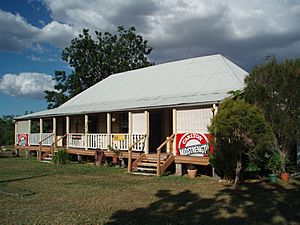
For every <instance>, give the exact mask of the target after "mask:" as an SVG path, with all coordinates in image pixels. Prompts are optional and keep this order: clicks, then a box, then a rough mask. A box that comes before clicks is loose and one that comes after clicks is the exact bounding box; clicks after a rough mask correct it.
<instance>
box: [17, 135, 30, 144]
mask: <svg viewBox="0 0 300 225" xmlns="http://www.w3.org/2000/svg"><path fill="white" fill-rule="evenodd" d="M18 145H21V146H28V134H18Z"/></svg>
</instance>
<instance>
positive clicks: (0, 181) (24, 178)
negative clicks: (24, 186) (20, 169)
mask: <svg viewBox="0 0 300 225" xmlns="http://www.w3.org/2000/svg"><path fill="white" fill-rule="evenodd" d="M50 175H51V174H41V175H32V176H28V177H21V178H16V179H9V180H0V184H1V183H9V182H13V181H20V180H29V179H34V178H37V177H46V176H50Z"/></svg>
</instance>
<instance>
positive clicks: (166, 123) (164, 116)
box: [149, 109, 173, 153]
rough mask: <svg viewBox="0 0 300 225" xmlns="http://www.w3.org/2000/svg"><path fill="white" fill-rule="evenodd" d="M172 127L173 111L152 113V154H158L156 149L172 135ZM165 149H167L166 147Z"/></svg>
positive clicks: (166, 110) (150, 138) (150, 144)
mask: <svg viewBox="0 0 300 225" xmlns="http://www.w3.org/2000/svg"><path fill="white" fill-rule="evenodd" d="M172 127H173V126H172V111H171V110H169V109H165V110H161V111H153V112H150V137H149V147H150V148H149V152H150V153H151V152H152V153H156V149H157V148H158V147H159V146H160V145H161V144H162V143H163V142H164V141H165V140H166V137H167V136H169V135H171V134H172ZM163 149H165V146H164V148H163ZM163 151H164V150H163Z"/></svg>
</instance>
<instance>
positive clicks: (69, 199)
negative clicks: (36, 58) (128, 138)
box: [0, 152, 300, 225]
mask: <svg viewBox="0 0 300 225" xmlns="http://www.w3.org/2000/svg"><path fill="white" fill-rule="evenodd" d="M7 154H8V153H5V154H4V153H1V152H0V224H156V225H159V224H299V222H300V215H299V211H300V201H299V199H300V195H299V193H300V192H299V184H300V182H299V181H298V180H294V181H291V182H290V184H288V185H284V184H281V183H279V184H276V185H271V184H269V183H268V182H267V181H256V182H248V183H244V184H242V185H241V186H240V188H239V189H238V190H233V189H232V188H231V187H230V186H228V185H224V184H222V183H219V182H217V181H214V180H212V179H211V178H210V177H205V176H202V177H199V178H196V179H194V180H191V179H188V178H187V177H185V176H184V177H176V176H165V177H159V178H158V177H142V176H133V175H130V174H126V173H125V172H126V169H122V168H114V167H94V166H92V165H89V164H67V165H51V164H43V163H39V162H37V161H36V159H34V158H30V159H25V158H12V157H5V156H6V155H7Z"/></svg>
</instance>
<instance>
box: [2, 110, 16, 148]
mask: <svg viewBox="0 0 300 225" xmlns="http://www.w3.org/2000/svg"><path fill="white" fill-rule="evenodd" d="M13 118H14V116H12V115H8V116H2V118H0V146H1V145H6V146H8V145H13V144H14V122H13Z"/></svg>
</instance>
